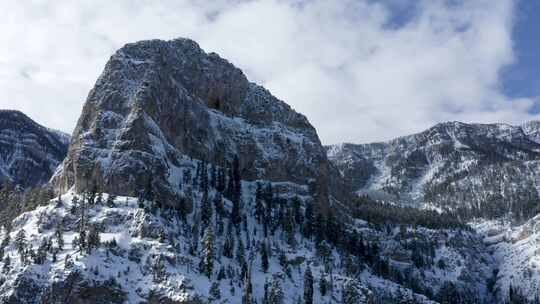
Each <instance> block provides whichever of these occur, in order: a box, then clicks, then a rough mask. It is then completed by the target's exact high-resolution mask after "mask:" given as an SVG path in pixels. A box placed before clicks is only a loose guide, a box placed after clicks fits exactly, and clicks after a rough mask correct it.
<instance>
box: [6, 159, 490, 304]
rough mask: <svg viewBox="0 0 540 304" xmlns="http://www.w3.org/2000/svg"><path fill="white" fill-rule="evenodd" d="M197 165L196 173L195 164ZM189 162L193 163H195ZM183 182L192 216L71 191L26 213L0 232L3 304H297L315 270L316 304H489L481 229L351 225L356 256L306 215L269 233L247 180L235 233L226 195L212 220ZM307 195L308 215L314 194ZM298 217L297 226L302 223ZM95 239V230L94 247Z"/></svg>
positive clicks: (284, 208) (285, 197)
mask: <svg viewBox="0 0 540 304" xmlns="http://www.w3.org/2000/svg"><path fill="white" fill-rule="evenodd" d="M191 164H192V167H191V169H192V170H193V172H194V173H195V171H196V166H197V165H196V164H195V163H191ZM185 165H186V166H187V167H186V168H188V167H189V166H190V163H189V162H188V161H186V163H185ZM183 186H184V189H186V191H187V192H190V193H191V194H192V195H193V198H194V201H195V205H196V210H197V211H195V212H193V213H191V214H182V213H181V212H179V211H177V210H173V209H170V208H168V207H166V206H164V205H162V206H161V207H158V206H156V205H155V203H152V202H149V201H146V202H142V201H140V200H138V199H136V198H130V197H109V196H108V195H106V194H104V195H101V194H97V196H95V197H94V200H93V203H92V200H89V199H88V197H89V195H90V194H85V195H75V194H73V193H71V192H70V193H67V194H65V195H63V196H61V197H60V198H56V199H54V200H52V201H50V202H47V203H45V204H44V205H43V206H41V207H38V208H37V209H36V210H34V211H31V212H27V213H24V214H22V215H21V216H19V217H18V218H16V219H15V220H14V221H13V224H12V227H11V230H10V231H6V230H5V229H4V230H3V231H2V233H1V234H0V238H1V239H3V241H2V243H1V247H0V249H1V250H0V253H1V254H2V256H1V258H2V259H1V261H2V262H1V263H0V265H1V269H2V270H1V274H0V282H1V283H2V285H1V286H0V299H1V301H2V303H178V304H181V303H207V302H206V301H211V302H212V303H231V304H236V303H243V302H242V297H245V296H246V292H247V290H248V289H247V286H248V285H247V284H250V285H249V286H250V288H251V291H250V294H251V297H252V299H253V301H256V303H263V302H262V301H263V299H264V298H265V297H266V298H273V299H274V300H269V302H267V303H298V300H299V299H300V301H302V299H303V294H304V285H305V284H306V280H305V277H304V276H305V273H306V270H307V268H308V267H309V269H310V271H311V273H312V276H313V282H314V283H313V286H314V302H313V303H316V304H325V303H329V302H334V303H344V304H362V303H403V302H401V301H403V300H404V299H409V301H413V299H414V302H413V303H439V302H435V301H431V300H429V298H431V299H433V300H437V301H442V300H444V299H453V298H462V299H467V301H469V302H467V303H492V302H491V301H492V298H491V293H490V292H489V290H488V287H487V281H488V279H489V278H490V276H491V273H492V269H491V268H490V267H491V264H492V263H491V261H490V256H489V255H488V254H487V251H486V250H485V248H484V247H483V245H482V242H480V241H479V240H478V237H477V236H476V235H475V234H474V233H473V232H467V231H462V230H460V229H456V230H452V229H449V230H432V229H426V228H421V227H417V228H412V227H409V228H407V227H405V226H403V227H400V226H399V225H395V226H388V227H387V228H385V229H378V228H376V226H372V225H371V224H369V223H367V222H353V223H350V224H351V225H350V226H349V225H348V227H349V228H347V230H348V229H354V231H355V232H354V235H355V238H354V240H355V241H354V242H358V244H360V243H361V244H362V245H359V246H360V247H358V248H359V249H357V250H358V252H355V253H354V255H353V254H352V253H351V252H349V251H347V250H348V249H345V248H343V247H339V246H338V247H335V246H336V245H333V244H331V243H327V242H322V243H320V242H318V241H316V239H317V237H314V238H312V237H307V236H306V234H305V230H304V227H305V225H306V224H307V222H304V221H303V220H300V221H299V222H295V223H294V225H293V226H292V230H290V231H289V230H287V229H288V228H285V227H289V226H287V225H286V221H285V222H275V225H276V226H275V228H269V232H268V235H267V236H266V237H265V236H264V234H265V233H264V231H265V230H264V226H263V225H262V224H261V222H260V221H259V220H257V215H256V210H257V203H256V202H257V185H256V183H253V182H244V183H243V191H242V192H243V197H242V198H243V200H242V201H244V202H245V204H244V205H243V206H242V210H243V211H242V214H243V216H242V218H244V220H243V221H242V223H241V224H240V225H238V226H235V224H233V223H232V222H231V212H233V211H232V209H233V208H234V207H233V203H232V202H231V201H229V200H227V199H224V200H223V201H222V202H223V208H224V209H223V210H221V209H220V207H218V206H219V204H217V203H215V202H216V197H221V196H219V194H218V192H217V191H216V190H215V189H212V188H211V189H210V191H209V200H210V201H212V202H214V203H212V204H211V205H210V208H211V210H212V211H211V214H212V215H211V217H210V220H209V222H208V224H204V216H205V215H204V214H205V212H206V211H208V210H205V208H206V207H205V205H204V201H205V195H204V192H200V191H198V190H197V187H198V186H197V185H196V184H190V182H186V184H184V185H183ZM274 188H275V189H277V188H279V185H277V184H274ZM188 189H189V190H188ZM276 195H277V196H276V197H274V202H280V199H277V198H281V199H282V200H281V203H279V204H278V205H275V206H274V208H275V209H274V211H272V213H273V217H276V218H278V217H279V214H280V213H283V212H284V213H285V220H287V219H288V218H287V215H286V214H287V212H288V210H290V209H288V208H290V206H291V193H282V194H279V195H278V194H276ZM295 195H296V194H295ZM295 197H296V196H295ZM298 199H299V202H300V205H299V206H300V209H299V210H300V212H302V214H304V213H305V212H306V209H305V208H306V207H307V205H306V202H307V201H305V200H306V199H308V198H307V197H303V196H298ZM265 205H266V204H265ZM218 210H221V211H218ZM282 216H283V215H282ZM302 217H304V216H302ZM292 220H293V221H296V220H295V219H294V216H293V217H292ZM390 227H393V228H390ZM209 228H211V231H213V232H212V236H213V237H212V238H211V239H212V241H211V244H210V246H211V248H212V250H211V251H212V261H213V267H212V271H211V274H210V275H208V274H206V273H205V272H204V271H203V270H202V268H201V262H202V261H203V260H204V257H206V256H207V252H208V245H207V241H206V240H207V239H208V238H207V234H208V233H209V232H208V231H210V230H209ZM21 231H24V239H23V238H22V237H21V235H23V234H21ZM80 231H85V232H87V231H97V232H98V234H97V235H98V236H99V244H98V245H96V246H95V247H92V249H91V250H88V249H87V247H83V245H81V242H80V241H79V240H80V239H81V233H80ZM349 233H350V232H347V233H346V235H341V236H340V237H342V238H343V237H347V235H348V234H349ZM91 234H92V232H89V233H88V234H86V236H87V242H86V243H87V244H89V243H91V241H90V239H91V237H90V235H91ZM60 239H61V241H60ZM21 240H23V241H21ZM351 241H352V239H351ZM349 242H350V241H349ZM20 244H22V245H20ZM355 246H357V245H355ZM21 248H22V249H21ZM227 248H229V249H227ZM230 248H232V250H231V249H230ZM240 248H241V249H240ZM263 248H265V249H263ZM375 248H377V249H375ZM228 251H231V255H229V254H228V253H227V252H228ZM263 251H264V252H266V253H263ZM265 254H266V256H267V259H268V264H267V266H264V262H263V259H264V258H263V256H264V255H265ZM321 278H324V282H325V283H324V284H325V286H326V287H325V290H326V291H325V292H324V295H323V294H322V289H321V288H322V287H321V285H322V284H323V283H322V280H321ZM278 286H279V287H278ZM276 290H277V291H281V293H280V292H277V291H276ZM276 292H277V293H278V294H282V297H283V298H282V302H279V301H278V300H276V298H275V297H279V295H278V296H276V295H275V293H276ZM271 301H277V302H271ZM464 303H465V302H464Z"/></svg>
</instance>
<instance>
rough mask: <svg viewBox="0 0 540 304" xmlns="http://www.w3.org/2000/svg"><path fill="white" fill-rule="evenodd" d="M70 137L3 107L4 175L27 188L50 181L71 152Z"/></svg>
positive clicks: (0, 169)
mask: <svg viewBox="0 0 540 304" xmlns="http://www.w3.org/2000/svg"><path fill="white" fill-rule="evenodd" d="M68 144H69V137H68V136H67V135H65V134H62V133H60V132H55V131H52V130H49V129H47V128H45V127H42V126H40V125H39V124H37V123H36V122H34V121H33V120H32V119H30V118H29V117H28V116H26V115H24V114H23V113H21V112H18V111H9V110H2V111H0V179H1V180H9V181H11V182H12V183H13V184H15V185H18V186H21V187H23V188H27V187H32V186H38V185H42V184H44V183H46V182H48V181H49V179H50V178H51V176H52V175H53V173H54V171H55V169H56V167H57V166H58V165H59V164H60V162H61V161H62V160H63V159H64V157H65V156H66V153H67V147H68Z"/></svg>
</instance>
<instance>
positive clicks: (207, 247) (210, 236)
mask: <svg viewBox="0 0 540 304" xmlns="http://www.w3.org/2000/svg"><path fill="white" fill-rule="evenodd" d="M202 246H203V249H202V257H201V261H200V263H199V270H200V271H201V273H204V274H205V275H206V276H207V277H209V278H210V277H211V276H212V271H213V269H214V259H215V255H214V251H215V250H214V231H213V230H212V226H208V228H206V230H205V231H204V236H203V240H202Z"/></svg>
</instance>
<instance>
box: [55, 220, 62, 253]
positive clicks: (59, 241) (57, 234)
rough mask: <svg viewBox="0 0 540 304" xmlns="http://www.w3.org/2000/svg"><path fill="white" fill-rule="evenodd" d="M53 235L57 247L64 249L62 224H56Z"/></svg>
mask: <svg viewBox="0 0 540 304" xmlns="http://www.w3.org/2000/svg"><path fill="white" fill-rule="evenodd" d="M54 236H55V238H56V245H57V246H58V249H59V250H64V228H63V227H62V224H58V225H57V226H56V231H55V232H54Z"/></svg>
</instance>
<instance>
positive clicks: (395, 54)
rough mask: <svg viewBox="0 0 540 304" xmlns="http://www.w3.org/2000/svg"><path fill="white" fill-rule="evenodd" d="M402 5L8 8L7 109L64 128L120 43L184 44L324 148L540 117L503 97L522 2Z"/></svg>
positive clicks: (1, 85)
mask: <svg viewBox="0 0 540 304" xmlns="http://www.w3.org/2000/svg"><path fill="white" fill-rule="evenodd" d="M404 3H405V1H400V0H380V1H373V0H340V1H325V0H310V1H307V0H303V1H302V0H293V1H282V0H259V1H242V0H216V1H204V2H203V1H190V0H179V1H172V0H171V1H159V2H157V1H145V0H138V1H130V0H121V1H113V2H111V1H105V0H94V1H68V0H60V1H55V2H54V3H53V2H50V1H44V0H33V1H14V0H13V1H11V0H8V1H2V2H1V3H0V44H1V45H3V46H4V47H3V48H1V49H0V107H2V108H17V109H21V110H23V111H25V112H27V113H28V114H30V115H31V116H32V117H34V118H36V119H37V120H38V121H39V122H42V123H44V124H46V125H48V126H51V127H54V128H59V129H62V130H65V131H68V132H69V131H71V130H72V129H73V127H74V125H75V122H76V119H77V117H78V115H79V112H80V110H81V108H82V104H83V102H84V99H85V97H86V94H87V92H88V91H89V89H90V88H91V87H92V85H93V83H94V81H95V79H96V78H97V76H98V75H99V73H100V71H101V69H102V68H103V66H104V65H105V62H106V61H107V59H108V57H109V56H110V55H111V54H112V53H113V52H114V51H115V50H116V49H117V48H119V47H121V46H122V45H123V44H125V43H127V42H132V41H136V40H142V39H152V38H161V39H172V38H176V37H190V38H193V39H195V40H197V41H198V42H199V43H200V44H201V46H202V47H203V48H204V49H205V50H207V51H215V52H217V53H219V54H220V55H221V56H222V57H225V58H227V59H229V60H230V61H231V62H233V63H234V64H235V65H237V66H239V67H240V68H242V69H243V70H244V72H245V73H246V74H247V76H248V77H249V78H250V79H251V80H253V81H256V82H258V83H260V84H262V85H264V86H266V87H267V88H268V89H269V90H270V91H272V92H273V93H274V95H276V96H277V97H279V98H281V99H283V100H285V101H286V102H288V103H289V104H291V105H292V106H293V107H294V108H295V109H296V110H298V111H300V112H302V113H304V114H306V115H307V116H308V118H309V119H310V120H311V122H312V123H313V124H314V125H315V126H316V127H317V129H318V132H319V135H320V136H321V138H322V140H323V142H324V143H337V142H342V141H349V142H367V141H374V140H384V139H389V138H391V137H395V136H399V135H404V134H408V133H412V132H417V131H421V130H422V129H424V128H426V127H429V126H430V125H432V124H434V123H437V122H440V121H447V120H461V121H468V122H473V121H477V122H509V123H520V122H523V121H525V120H529V119H533V118H535V116H534V115H533V114H530V109H531V108H532V107H533V106H534V101H533V99H519V100H510V99H509V98H507V97H506V96H504V94H502V93H501V92H502V89H501V83H500V73H501V69H503V68H504V67H505V66H508V65H509V64H512V63H513V61H514V58H515V56H514V50H513V45H512V26H513V16H514V0H500V1H491V0H475V1H447V0H417V1H415V2H414V5H410V3H411V2H410V1H407V4H409V5H404ZM405 13H406V15H407V16H406V17H407V18H404V17H403V16H404V15H403V14H405ZM397 14H399V15H397Z"/></svg>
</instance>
